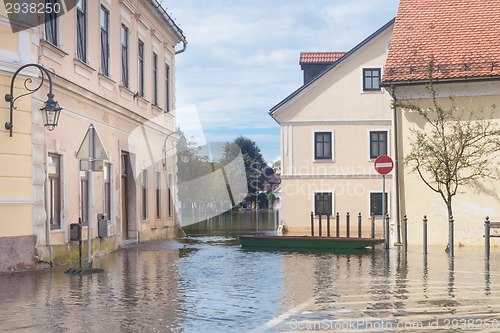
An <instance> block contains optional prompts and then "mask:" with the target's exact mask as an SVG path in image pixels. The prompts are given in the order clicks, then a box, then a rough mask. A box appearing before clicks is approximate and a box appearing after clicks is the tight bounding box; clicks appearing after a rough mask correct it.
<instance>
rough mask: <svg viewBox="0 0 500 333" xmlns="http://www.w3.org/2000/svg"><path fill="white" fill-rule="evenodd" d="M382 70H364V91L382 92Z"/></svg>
mask: <svg viewBox="0 0 500 333" xmlns="http://www.w3.org/2000/svg"><path fill="white" fill-rule="evenodd" d="M380 72H381V70H380V68H363V91H380V77H381V75H380Z"/></svg>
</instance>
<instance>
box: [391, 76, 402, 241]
mask: <svg viewBox="0 0 500 333" xmlns="http://www.w3.org/2000/svg"><path fill="white" fill-rule="evenodd" d="M395 91H396V87H395V86H394V85H393V84H392V85H391V96H392V101H393V105H392V109H393V119H394V163H395V169H396V170H395V178H396V227H397V228H396V234H397V238H396V239H397V242H398V243H401V232H400V230H401V223H400V221H399V220H400V205H399V151H398V114H397V108H396V105H395V103H396V101H397V99H396V92H395Z"/></svg>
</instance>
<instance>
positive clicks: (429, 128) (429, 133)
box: [394, 57, 500, 246]
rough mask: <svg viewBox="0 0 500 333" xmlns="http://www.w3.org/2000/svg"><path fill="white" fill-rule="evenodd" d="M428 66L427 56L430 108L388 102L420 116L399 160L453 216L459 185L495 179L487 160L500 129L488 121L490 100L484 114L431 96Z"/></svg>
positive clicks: (491, 156)
mask: <svg viewBox="0 0 500 333" xmlns="http://www.w3.org/2000/svg"><path fill="white" fill-rule="evenodd" d="M433 71H434V58H433V57H431V60H430V62H429V65H428V73H429V82H428V83H427V84H426V88H427V90H428V92H429V94H430V96H431V98H432V106H431V107H430V108H428V109H423V108H421V107H420V106H418V105H415V104H409V103H404V102H395V103H394V107H401V108H404V109H407V110H410V111H414V112H417V113H418V115H420V116H421V117H422V118H423V119H425V121H426V126H425V127H426V128H425V129H423V130H419V129H411V130H410V132H411V134H412V137H413V138H412V141H411V149H410V153H409V154H408V155H407V156H405V161H404V163H405V165H406V166H409V167H411V171H413V172H417V173H418V175H419V176H420V178H421V179H422V181H423V182H424V183H425V184H426V185H427V186H428V187H429V188H430V189H432V190H433V191H434V192H437V193H439V194H440V195H441V198H442V199H443V201H444V203H445V204H446V208H447V211H448V220H449V219H450V218H451V217H452V216H453V206H452V200H453V197H454V196H455V195H457V193H459V192H458V190H459V188H461V187H464V186H467V185H470V184H471V183H472V182H473V181H476V180H481V179H483V180H484V179H494V178H495V175H494V165H495V164H494V163H493V159H494V157H495V155H496V154H495V153H496V152H497V151H498V150H499V148H500V129H499V126H498V123H497V122H495V121H493V120H492V119H493V112H494V109H495V108H496V106H495V105H492V106H491V107H492V109H491V113H490V114H486V112H485V109H484V108H483V107H480V108H476V109H473V108H458V107H457V106H456V104H455V101H454V99H453V98H452V97H450V100H451V103H450V104H451V106H450V107H448V108H445V107H442V106H441V105H440V104H439V103H438V101H437V98H436V91H435V90H434V82H433V77H432V74H433ZM448 246H449V244H448Z"/></svg>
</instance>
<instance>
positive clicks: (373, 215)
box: [371, 213, 375, 238]
mask: <svg viewBox="0 0 500 333" xmlns="http://www.w3.org/2000/svg"><path fill="white" fill-rule="evenodd" d="M371 236H372V238H375V214H373V213H372V235H371Z"/></svg>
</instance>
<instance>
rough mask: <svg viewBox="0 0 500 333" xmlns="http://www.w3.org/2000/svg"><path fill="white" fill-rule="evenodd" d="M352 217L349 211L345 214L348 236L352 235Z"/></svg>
mask: <svg viewBox="0 0 500 333" xmlns="http://www.w3.org/2000/svg"><path fill="white" fill-rule="evenodd" d="M350 219H351V217H350V216H349V212H347V215H346V216H345V224H346V231H345V232H346V237H349V236H350V235H349V234H350Z"/></svg>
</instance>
